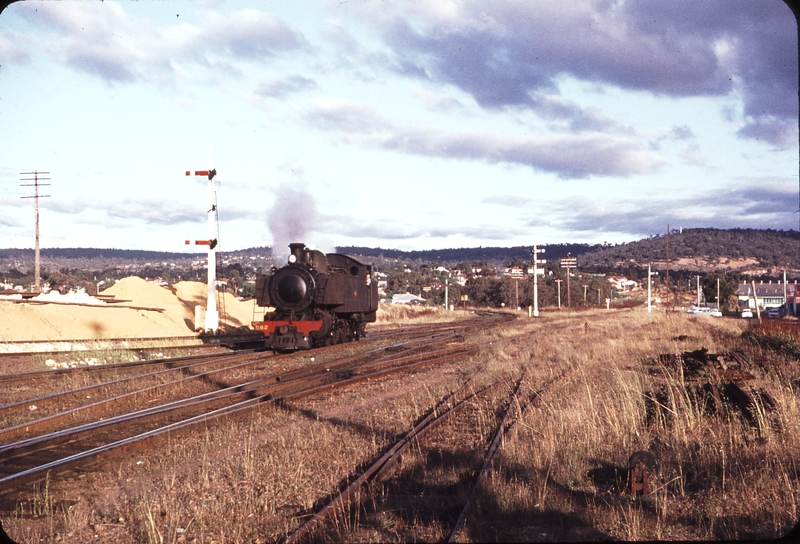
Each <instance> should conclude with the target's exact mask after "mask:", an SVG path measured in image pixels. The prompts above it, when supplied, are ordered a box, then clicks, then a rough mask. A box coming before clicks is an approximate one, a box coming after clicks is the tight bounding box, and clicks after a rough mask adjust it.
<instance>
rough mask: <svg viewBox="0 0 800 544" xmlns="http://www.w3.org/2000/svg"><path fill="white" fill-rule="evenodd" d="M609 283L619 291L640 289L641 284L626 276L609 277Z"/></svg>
mask: <svg viewBox="0 0 800 544" xmlns="http://www.w3.org/2000/svg"><path fill="white" fill-rule="evenodd" d="M608 282H609V283H610V284H611V286H612V287H613V288H614V289H615V290H617V291H628V290H633V289H636V288H637V287H639V284H638V283H637V282H635V281H633V280H629V279H628V278H626V277H624V276H609V278H608Z"/></svg>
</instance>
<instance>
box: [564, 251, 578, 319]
mask: <svg viewBox="0 0 800 544" xmlns="http://www.w3.org/2000/svg"><path fill="white" fill-rule="evenodd" d="M569 255H570V254H569V253H567V257H566V258H565V259H561V268H565V269H566V270H567V308H572V297H571V296H570V286H569V269H570V268H576V267H577V266H578V260H577V259H576V258H575V257H570V256H569Z"/></svg>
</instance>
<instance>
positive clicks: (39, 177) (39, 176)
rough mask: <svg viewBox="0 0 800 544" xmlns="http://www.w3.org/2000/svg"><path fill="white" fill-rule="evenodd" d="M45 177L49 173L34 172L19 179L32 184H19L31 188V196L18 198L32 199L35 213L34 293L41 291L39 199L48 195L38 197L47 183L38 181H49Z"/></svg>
mask: <svg viewBox="0 0 800 544" xmlns="http://www.w3.org/2000/svg"><path fill="white" fill-rule="evenodd" d="M45 175H48V176H49V175H50V172H38V171H36V170H34V171H33V172H21V173H20V176H33V177H32V178H20V181H32V182H33V183H21V184H20V187H33V195H31V196H21V197H20V198H32V199H33V209H34V211H35V212H36V250H35V253H34V265H33V278H34V280H33V285H34V289H36V291H37V292H38V291H41V283H42V280H41V276H40V260H39V199H40V198H47V197H49V196H50V195H40V194H39V187H47V186H49V185H50V184H49V183H39V182H40V181H50V178H49V177H44V176H45Z"/></svg>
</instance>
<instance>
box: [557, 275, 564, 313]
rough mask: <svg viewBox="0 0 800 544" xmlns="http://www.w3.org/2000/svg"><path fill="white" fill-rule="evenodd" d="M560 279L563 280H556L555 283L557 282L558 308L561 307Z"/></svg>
mask: <svg viewBox="0 0 800 544" xmlns="http://www.w3.org/2000/svg"><path fill="white" fill-rule="evenodd" d="M562 281H564V280H556V283H557V284H558V309H559V310H560V309H561V282H562Z"/></svg>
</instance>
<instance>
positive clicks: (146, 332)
mask: <svg viewBox="0 0 800 544" xmlns="http://www.w3.org/2000/svg"><path fill="white" fill-rule="evenodd" d="M206 293H207V287H206V285H205V284H203V283H199V282H180V283H177V284H175V285H173V286H170V287H161V286H158V285H155V284H152V283H148V282H146V281H145V280H143V279H141V278H138V277H129V278H124V279H122V280H120V281H118V282H117V283H115V284H114V285H113V286H111V287H109V288H108V289H106V290H105V291H102V292H101V293H100V294H101V295H114V299H115V300H117V301H119V302H115V303H105V304H102V303H101V304H92V305H75V304H60V303H53V302H50V303H34V302H16V301H11V300H2V301H0V342H24V341H37V340H70V339H72V340H78V339H80V340H84V339H102V338H160V337H167V336H186V335H191V334H194V308H195V306H197V305H201V306H205V303H206ZM218 305H219V312H220V324H221V325H223V326H229V327H243V326H248V325H249V324H250V323H251V322H252V321H253V320H254V317H256V312H257V310H258V308H256V307H255V305H254V303H253V301H252V300H251V301H239V300H237V299H236V298H235V297H234V296H233V295H231V294H229V293H225V294H222V293H220V294H219V296H218Z"/></svg>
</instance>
